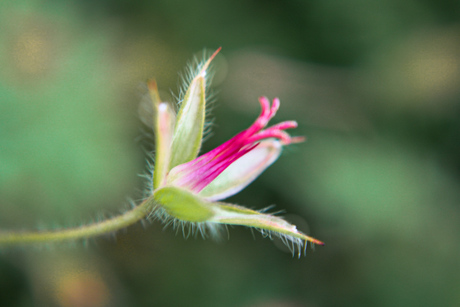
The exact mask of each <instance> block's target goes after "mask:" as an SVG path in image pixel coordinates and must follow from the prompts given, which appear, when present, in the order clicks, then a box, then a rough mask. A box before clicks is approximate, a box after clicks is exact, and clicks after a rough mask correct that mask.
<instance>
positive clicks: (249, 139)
mask: <svg viewBox="0 0 460 307" xmlns="http://www.w3.org/2000/svg"><path fill="white" fill-rule="evenodd" d="M259 102H260V104H261V106H262V112H261V114H260V115H259V117H258V118H257V120H256V121H255V122H254V123H253V124H252V125H251V126H250V127H249V128H248V129H246V130H244V131H242V132H240V133H238V134H237V135H235V136H234V137H233V138H231V139H230V140H228V141H227V142H225V143H223V144H222V145H220V146H219V147H216V148H215V149H213V150H211V151H210V152H208V153H206V154H203V155H201V156H199V157H198V158H196V159H194V160H192V161H190V162H187V163H184V164H181V165H178V166H176V167H174V168H173V169H172V170H171V171H170V173H169V176H171V177H172V178H174V179H173V184H174V185H175V186H180V187H185V188H187V189H190V190H192V191H193V192H195V193H199V192H200V191H201V190H202V189H204V188H205V187H206V186H207V185H208V184H209V183H211V182H212V181H213V180H214V179H215V178H216V177H217V176H219V175H220V174H221V173H222V172H223V171H224V170H225V169H226V168H227V167H228V166H230V165H231V164H232V163H233V162H235V161H236V160H237V159H239V158H240V157H242V156H243V155H245V154H246V153H248V152H250V151H251V150H253V149H254V148H256V147H257V145H258V144H259V141H261V140H264V139H268V138H275V139H278V140H279V141H280V142H281V144H282V145H288V144H291V143H297V142H302V141H303V140H304V138H303V137H291V136H290V135H289V134H288V133H286V132H285V131H283V130H286V129H291V128H295V127H297V123H296V122H295V121H285V122H281V123H279V124H276V125H273V126H271V127H269V128H267V129H264V128H265V127H266V126H267V124H268V122H269V121H270V119H272V118H273V116H275V114H276V112H277V111H278V108H279V105H280V101H279V99H278V98H275V99H273V104H272V105H271V107H270V101H269V100H268V99H267V98H266V97H260V98H259Z"/></svg>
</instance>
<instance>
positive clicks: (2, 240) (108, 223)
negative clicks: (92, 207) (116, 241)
mask: <svg viewBox="0 0 460 307" xmlns="http://www.w3.org/2000/svg"><path fill="white" fill-rule="evenodd" d="M154 205H155V203H154V200H153V198H152V197H149V198H147V199H146V200H144V201H143V202H142V203H141V204H140V205H138V206H136V207H134V208H133V209H131V210H129V211H127V212H125V213H124V214H122V215H119V216H116V217H114V218H111V219H108V220H104V221H101V222H98V223H94V224H90V225H84V226H80V227H76V228H68V229H62V230H53V231H29V232H3V231H0V247H2V246H8V245H18V244H24V243H52V242H54V243H55V242H63V241H69V240H78V239H88V238H91V237H95V236H99V235H102V234H106V233H110V232H114V231H116V230H120V229H122V228H126V227H128V226H130V225H132V224H134V223H136V222H138V221H140V220H142V219H143V218H145V217H147V216H148V215H149V213H150V212H151V210H152V208H153V206H154Z"/></svg>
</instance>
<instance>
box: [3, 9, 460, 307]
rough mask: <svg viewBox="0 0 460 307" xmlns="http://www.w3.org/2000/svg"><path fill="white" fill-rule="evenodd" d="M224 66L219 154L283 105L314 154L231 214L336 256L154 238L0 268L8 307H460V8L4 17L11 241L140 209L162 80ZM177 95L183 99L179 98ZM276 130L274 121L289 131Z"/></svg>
mask: <svg viewBox="0 0 460 307" xmlns="http://www.w3.org/2000/svg"><path fill="white" fill-rule="evenodd" d="M219 46H222V47H223V49H222V52H221V54H220V55H219V56H218V57H217V58H216V59H215V62H214V67H215V77H214V82H213V89H214V93H215V95H214V96H215V103H214V104H213V110H212V118H214V119H215V121H214V124H213V135H212V137H211V138H209V140H208V141H206V143H205V144H204V150H209V149H211V148H213V147H215V146H216V145H218V144H220V143H222V142H223V141H225V140H226V139H228V138H229V137H231V136H232V135H234V134H235V133H237V132H238V131H240V130H242V129H245V128H246V127H247V126H248V125H249V124H250V123H251V122H252V121H253V120H254V119H255V117H256V116H257V114H258V112H259V105H258V103H257V97H258V96H260V95H267V96H269V97H270V98H273V97H275V96H278V97H280V99H281V109H280V111H279V114H278V116H277V118H276V121H282V120H290V119H295V120H297V121H298V122H299V128H298V129H297V130H296V131H294V132H293V134H295V135H306V136H307V137H308V141H307V142H306V143H303V144H300V145H295V146H291V147H288V148H286V150H285V151H284V153H283V155H282V156H281V158H280V159H279V160H278V161H277V163H275V164H274V165H273V166H272V167H271V168H270V169H268V170H267V171H266V172H265V173H264V174H263V175H262V176H261V177H260V178H259V179H258V180H257V181H255V182H254V183H253V184H252V185H251V186H249V187H248V188H247V189H246V190H244V191H243V192H241V193H240V194H238V195H236V196H234V197H232V198H230V199H229V201H231V202H234V203H239V204H242V205H245V206H248V207H251V208H255V209H260V208H264V207H266V206H268V205H271V204H275V205H276V209H285V211H286V212H287V213H286V215H285V216H286V218H288V219H290V220H292V221H294V222H295V223H297V224H298V225H300V226H299V227H300V228H301V229H303V230H304V231H305V232H307V233H309V234H311V235H312V236H314V237H316V238H318V239H320V240H323V241H324V242H326V246H324V247H316V248H315V250H314V251H312V250H309V251H308V252H307V255H306V257H303V258H301V259H300V260H299V259H296V258H292V256H291V254H290V253H289V252H288V251H286V249H285V248H284V247H282V245H280V242H277V241H270V240H268V239H262V237H261V236H260V235H259V234H258V233H255V234H254V236H253V235H252V234H251V231H250V230H248V229H246V228H243V227H233V228H230V229H229V231H228V236H229V239H227V237H226V236H227V234H225V235H224V238H223V239H222V240H221V241H220V242H215V241H213V240H202V239H201V238H196V239H193V238H191V239H188V240H185V239H184V238H183V237H182V234H181V233H178V234H176V232H175V231H173V230H172V229H171V228H168V229H166V230H163V225H161V224H160V223H158V222H155V223H153V224H149V223H146V224H145V225H141V224H139V225H135V226H133V227H130V228H128V229H127V230H125V231H121V232H119V233H118V234H117V235H116V236H114V237H106V238H97V239H95V240H90V241H88V242H86V243H87V244H82V243H75V244H66V245H64V246H41V247H38V248H37V247H34V248H14V249H8V250H5V249H3V250H0V306H11V307H19V306H21V307H22V306H63V307H71V306H83V307H86V306H88V307H100V306H223V307H226V306H243V307H261V306H268V307H301V306H305V307H312V306H460V274H459V272H460V260H459V258H460V257H459V256H460V225H459V222H460V207H459V204H460V189H459V187H460V120H459V119H460V116H459V115H460V2H459V1H455V0H442V1H439V0H419V1H416V0H406V1H400V0H385V1H383V0H382V1H365V0H343V1H328V0H321V1H316V0H311V1H310V0H284V1H281V0H278V1H276V0H265V1H262V0H247V1H241V0H222V1H210V0H196V1H193V0H191V1H177V0H174V1H171V0H161V1H154V0H149V1H147V0H135V1H127V0H113V1H109V0H93V1H88V0H79V1H77V0H75V1H57V0H56V1H46V0H36V1H34V0H27V1H25V0H24V1H20V0H17V1H14V0H2V1H1V2H0V229H3V230H4V229H16V230H24V229H44V228H57V227H63V226H71V225H80V224H83V223H88V222H91V221H94V220H98V219H100V218H103V217H104V216H111V215H115V214H117V213H118V212H120V211H123V210H124V209H125V208H127V207H128V205H129V201H128V199H129V198H133V199H134V200H137V199H139V198H140V197H141V196H142V193H141V191H142V190H143V188H144V182H143V180H142V179H141V178H140V177H139V176H138V174H142V173H144V172H145V169H146V157H147V155H148V153H147V152H149V151H150V150H152V145H151V143H152V137H151V132H150V130H149V128H148V126H147V125H145V124H144V123H143V122H142V121H141V119H142V118H145V112H144V111H143V110H144V108H143V106H142V104H140V102H141V101H142V100H143V96H144V95H145V94H146V86H145V80H146V79H147V78H151V77H155V78H156V79H157V81H158V83H159V86H160V89H162V92H161V93H162V96H163V97H167V98H168V99H169V100H172V99H173V97H174V95H175V94H177V89H178V88H179V86H180V75H179V74H178V72H183V71H184V67H185V66H186V64H187V63H188V62H190V61H191V60H192V59H193V55H196V56H198V57H199V58H201V54H202V51H203V50H204V49H206V50H208V51H213V50H215V49H216V48H218V47H219ZM169 89H171V90H172V92H170V91H169ZM276 121H274V122H276Z"/></svg>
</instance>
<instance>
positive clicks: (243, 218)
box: [211, 203, 324, 245]
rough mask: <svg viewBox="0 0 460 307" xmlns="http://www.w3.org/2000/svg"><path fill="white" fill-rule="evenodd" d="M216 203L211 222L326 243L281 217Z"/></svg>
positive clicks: (320, 243) (316, 242) (321, 243)
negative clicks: (216, 207) (301, 230)
mask: <svg viewBox="0 0 460 307" xmlns="http://www.w3.org/2000/svg"><path fill="white" fill-rule="evenodd" d="M214 204H215V205H217V206H218V207H219V209H217V210H216V211H215V212H216V214H215V215H214V217H213V218H212V219H211V222H216V223H222V224H230V225H241V226H247V227H255V228H258V229H263V230H266V231H271V232H274V233H278V234H281V235H286V236H291V237H295V238H299V239H301V240H303V241H310V242H312V243H315V244H319V245H324V243H323V242H321V241H319V240H317V239H315V238H312V237H309V236H307V235H306V234H304V233H302V232H300V231H299V230H297V227H296V226H295V225H293V224H290V223H288V222H287V221H285V220H283V219H282V218H280V217H277V216H273V215H269V214H264V213H260V212H258V211H254V210H251V209H248V208H245V207H241V206H237V205H233V204H227V203H214Z"/></svg>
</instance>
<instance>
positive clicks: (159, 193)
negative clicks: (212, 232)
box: [153, 187, 215, 222]
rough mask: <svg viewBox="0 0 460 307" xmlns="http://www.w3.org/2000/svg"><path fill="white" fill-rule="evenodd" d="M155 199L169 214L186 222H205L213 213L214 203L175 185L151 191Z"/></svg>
mask: <svg viewBox="0 0 460 307" xmlns="http://www.w3.org/2000/svg"><path fill="white" fill-rule="evenodd" d="M153 197H154V199H155V201H156V202H157V203H158V204H159V205H160V206H161V207H163V208H164V209H165V210H166V211H167V212H168V213H169V214H170V215H171V216H173V217H175V218H178V219H180V220H183V221H187V222H206V221H209V219H210V218H212V216H213V215H214V210H213V207H214V206H215V204H214V203H211V202H208V201H206V200H203V199H201V198H199V197H197V196H195V195H194V194H192V193H190V192H188V191H185V190H182V189H180V188H176V187H164V188H160V189H158V190H156V191H155V192H154V193H153Z"/></svg>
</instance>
